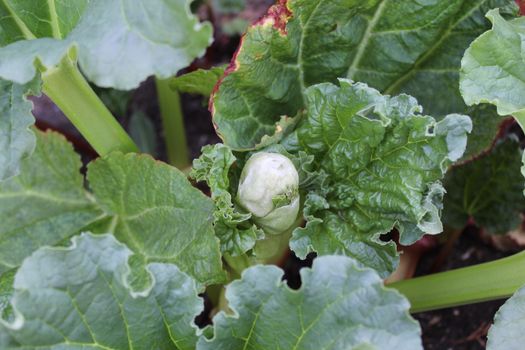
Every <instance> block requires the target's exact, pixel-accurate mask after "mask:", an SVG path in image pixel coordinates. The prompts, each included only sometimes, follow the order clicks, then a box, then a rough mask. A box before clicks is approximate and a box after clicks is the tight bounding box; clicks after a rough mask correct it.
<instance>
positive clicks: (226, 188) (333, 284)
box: [0, 0, 525, 349]
mask: <svg viewBox="0 0 525 350" xmlns="http://www.w3.org/2000/svg"><path fill="white" fill-rule="evenodd" d="M493 8H500V12H499V13H501V15H502V16H503V17H500V16H499V15H498V12H496V11H495V10H491V9H493ZM489 10H491V11H490V12H489V16H492V17H490V18H491V19H492V21H493V22H494V25H495V28H494V29H493V30H492V31H489V32H488V34H487V33H486V34H482V33H483V32H484V31H486V30H488V29H489V28H490V23H489V22H488V21H487V20H486V19H485V18H484V14H485V13H486V12H487V11H489ZM516 11H517V9H516V6H515V4H514V2H513V1H512V0H472V1H470V0H469V1H467V0H452V1H419V2H417V3H416V2H413V1H409V0H401V1H388V0H369V1H350V2H349V1H342V0H333V1H314V0H289V1H284V0H280V1H278V2H277V3H276V4H275V5H274V6H272V7H271V8H270V9H269V10H268V13H267V15H265V16H264V17H263V18H261V19H260V20H259V21H257V22H256V23H254V24H253V25H251V26H250V27H249V28H248V29H247V32H246V34H245V35H244V36H243V38H242V39H241V42H240V44H239V47H238V49H237V52H236V53H235V55H234V57H233V58H232V60H231V62H230V64H229V66H228V67H227V68H226V69H224V68H223V67H216V68H213V69H211V70H197V71H194V72H191V73H188V74H185V75H182V76H179V77H175V75H176V74H177V72H178V71H179V70H180V69H181V68H184V67H186V66H188V65H189V64H190V62H192V61H193V60H194V59H195V58H196V57H199V56H200V55H202V54H203V53H204V51H205V49H206V47H207V46H208V45H209V44H210V43H211V34H212V33H211V25H210V24H208V23H205V22H204V23H202V22H200V21H199V20H198V18H197V17H196V16H195V15H194V14H193V13H192V12H191V11H190V2H189V1H186V0H156V1H145V0H109V1H102V0H75V1H68V2H64V1H47V2H45V3H44V2H42V3H39V4H38V6H37V5H36V4H35V3H34V2H29V1H23V0H0V145H1V146H2V149H3V150H4V151H2V152H1V154H0V179H1V181H0V348H2V349H37V348H50V349H58V348H60V349H77V348H81V347H85V348H94V349H151V348H162V349H320V348H333V349H364V348H366V349H369V348H370V349H398V348H403V349H421V348H422V341H421V336H420V333H421V330H420V327H419V325H418V324H417V322H415V321H414V319H413V318H412V317H411V316H410V314H409V311H412V312H416V311H422V310H429V309H434V308H442V307H447V306H451V305H459V304H464V303H469V302H477V301H482V300H488V299H493V298H500V297H507V296H510V295H511V294H512V293H514V292H515V291H516V290H517V289H518V288H519V286H521V285H523V284H524V283H525V275H524V273H523V272H522V271H521V270H522V269H519V268H516V267H517V266H518V265H519V264H520V263H523V261H522V260H523V258H524V257H523V253H522V254H518V255H516V256H513V257H511V258H507V259H504V260H501V261H497V262H493V263H489V264H487V265H479V266H475V267H471V268H467V269H460V270H456V271H451V272H447V273H444V274H438V275H431V276H426V277H422V278H416V279H412V280H409V281H403V282H398V283H396V284H393V285H390V286H384V283H383V279H384V278H386V277H387V276H388V275H389V274H391V273H392V272H393V271H394V270H395V269H396V267H397V265H398V260H399V252H398V250H399V249H398V248H399V247H400V246H399V245H398V243H400V244H401V245H409V244H412V243H414V242H416V241H417V240H419V239H420V238H421V237H422V236H423V234H432V235H435V234H439V233H441V232H442V231H443V223H442V219H441V214H442V212H444V221H445V224H448V225H457V226H458V227H460V226H462V225H464V223H465V221H467V220H468V219H469V218H472V217H473V218H475V219H476V221H477V222H478V223H479V224H481V225H483V226H485V227H487V228H489V229H491V230H492V231H494V233H502V231H505V230H507V229H508V228H509V227H508V226H507V225H502V224H501V223H498V222H494V215H495V214H497V213H504V214H505V215H506V216H505V217H506V218H508V223H512V224H514V223H516V218H517V217H518V214H519V212H520V211H521V210H522V205H523V198H522V196H521V195H522V189H523V185H522V184H521V180H520V182H517V181H508V182H505V183H500V178H501V176H502V173H506V172H507V171H509V172H510V171H515V168H517V167H518V166H519V159H520V157H521V151H520V150H519V148H518V145H517V142H515V140H513V139H512V138H511V137H509V138H507V139H506V140H500V141H498V142H494V138H495V136H496V133H497V129H498V126H499V124H500V122H501V121H502V120H503V117H504V116H505V115H506V114H508V113H511V114H514V116H515V117H517V118H518V119H519V116H520V114H519V113H520V111H521V109H523V108H522V106H521V105H520V104H519V103H520V102H521V100H520V97H521V95H519V93H520V92H519V91H518V92H517V93H516V95H513V94H509V93H505V91H504V92H498V89H504V88H505V89H507V88H508V90H509V91H510V88H511V86H510V85H511V84H510V83H509V81H510V82H512V81H513V79H514V77H513V75H517V76H518V77H519V74H521V73H520V72H522V71H521V70H520V68H521V66H520V65H519V64H518V63H519V62H518V61H519V60H518V58H520V57H521V56H519V55H517V53H519V50H517V49H516V48H514V47H511V46H512V45H513V44H516V43H521V42H520V41H519V40H518V39H520V40H521V37H520V35H519V34H516V35H514V34H513V31H515V32H518V33H521V32H519V31H520V30H521V29H520V28H521V27H520V23H521V20H520V19H512V18H513V17H514V16H515V15H516V13H517V12H516ZM506 19H508V20H510V22H506ZM498 28H500V29H501V28H503V29H502V30H500V31H498V30H497V29H498ZM495 34H498V35H503V36H507V35H510V36H511V37H512V40H502V39H501V38H500V37H497V36H496V37H495V38H494V37H493V36H494V35H495ZM478 35H481V37H480V38H479V39H476V41H474V43H472V45H471V47H470V48H469V49H468V50H467V52H466V56H465V58H464V59H463V68H461V62H460V60H461V57H462V55H463V52H464V51H465V49H467V47H468V45H469V44H470V43H471V41H472V40H474V39H475V38H476V37H477V36H478ZM484 40H485V41H487V40H488V41H489V42H490V43H492V44H493V45H501V46H502V47H503V49H504V50H503V49H502V50H500V51H501V52H502V54H505V52H507V51H508V52H507V53H506V54H505V55H507V56H508V57H514V56H516V57H518V58H516V57H514V59H513V60H511V63H516V62H517V63H516V66H515V67H514V66H512V69H511V70H510V73H509V71H508V70H505V69H501V70H497V69H496V71H497V73H498V74H499V75H497V76H498V77H499V78H501V79H493V78H494V75H491V74H492V73H491V74H489V73H486V72H485V71H484V69H485V68H487V67H488V68H487V69H488V70H489V71H490V72H494V70H495V68H494V67H495V66H496V67H497V63H498V62H503V61H502V60H503V58H501V59H496V60H497V62H496V63H494V62H491V61H490V60H491V59H493V57H494V56H492V54H491V55H486V54H484V53H486V52H488V51H486V50H485V49H483V45H486V43H484ZM493 41H494V42H493ZM508 46H509V47H511V48H509V47H508ZM497 47H499V46H497ZM500 51H498V52H500ZM512 55H514V56H512ZM460 68H461V71H460ZM504 73H509V74H510V75H511V76H504V75H503V74H504ZM150 76H154V78H155V86H156V89H157V93H158V98H159V107H160V110H161V116H162V118H161V120H162V124H163V126H164V134H165V136H166V141H167V158H168V160H169V161H170V163H171V165H169V164H166V163H163V162H161V161H159V160H155V159H153V158H152V157H151V156H148V155H145V154H140V153H138V148H137V146H136V145H135V143H134V142H133V141H132V138H131V137H130V136H129V135H128V134H127V132H126V131H125V129H124V128H123V127H122V126H121V124H120V123H119V122H118V120H117V119H115V118H114V117H113V115H112V114H111V113H110V112H109V109H108V108H107V107H106V106H105V104H104V103H103V101H102V100H101V99H100V98H99V97H98V96H97V94H96V93H95V92H94V91H93V89H92V87H91V85H90V84H89V83H91V84H94V85H97V86H99V87H111V88H115V89H121V90H129V89H133V88H136V87H137V86H138V85H139V84H140V83H141V82H143V81H144V80H145V79H146V78H148V77H150ZM460 76H461V85H460ZM487 77H488V78H489V79H485V80H483V78H487ZM469 79H470V82H469ZM476 79H480V80H479V81H478V80H476ZM494 81H496V85H494V86H490V87H489V88H487V89H486V91H485V90H483V89H484V88H483V83H484V82H489V83H493V82H494ZM501 82H505V84H501V85H500V83H501ZM509 84H510V85H509ZM460 87H461V89H460ZM472 90H473V91H472ZM512 91H514V90H512ZM181 92H190V93H197V94H202V95H204V96H210V103H209V106H210V112H211V115H212V118H213V119H212V121H211V122H213V124H214V126H215V128H216V131H217V134H218V135H219V136H220V137H221V138H222V143H219V144H215V145H207V146H205V147H204V148H203V149H202V154H201V156H200V157H199V158H198V159H195V160H194V162H193V166H192V167H191V171H189V169H183V170H184V171H185V172H183V171H181V170H179V169H177V168H185V166H186V162H187V149H186V146H185V138H184V137H185V134H184V129H183V123H182V119H181V104H180V96H179V93H181ZM485 92H487V93H492V94H496V97H491V96H489V97H486V96H484V95H483V94H484V93H485ZM41 93H44V94H46V95H47V96H48V97H49V98H50V99H51V100H52V101H53V102H55V104H56V105H57V106H58V107H59V108H60V109H61V110H62V111H63V112H64V114H65V115H66V116H67V117H68V118H69V119H70V120H71V122H72V123H73V124H74V125H75V126H76V127H77V129H78V130H79V131H80V132H81V133H82V135H83V136H84V137H85V138H86V140H87V141H88V142H89V144H90V145H91V146H92V147H93V149H94V150H95V151H96V152H97V153H98V155H99V157H98V158H97V159H95V160H93V161H91V162H90V163H89V164H87V166H86V167H85V168H84V167H83V163H82V162H81V158H80V155H78V154H77V153H76V152H75V150H74V148H73V147H72V145H71V144H69V142H68V141H67V140H66V139H65V138H64V137H63V136H61V135H59V134H57V133H56V132H51V131H47V132H43V131H39V130H37V129H36V128H33V127H32V124H33V122H34V118H33V116H32V115H31V102H29V100H28V99H27V97H28V96H29V95H38V94H41ZM461 94H463V96H464V97H465V102H466V103H465V102H464V101H463V99H462V95H461ZM503 97H509V98H511V99H512V101H511V103H510V102H509V103H508V101H505V100H503V99H502V98H503ZM485 101H491V102H497V103H496V104H498V106H497V110H496V109H495V108H492V107H489V106H471V105H472V104H474V103H477V102H485ZM497 112H499V113H500V114H502V115H501V116H498V113H497ZM173 165H175V166H176V167H175V166H173ZM451 166H454V168H453V170H451V171H449V169H450V167H451ZM447 172H448V174H447ZM445 176H446V177H445ZM512 180H514V179H512ZM483 181H485V182H486V186H487V188H485V189H482V190H481V191H478V192H474V193H471V192H470V191H472V189H471V188H469V186H470V185H469V184H472V183H474V182H475V183H477V182H483ZM197 182H201V183H205V184H206V185H207V186H208V188H209V192H206V190H204V191H201V190H200V189H199V188H198V187H197V186H195V184H196V183H197ZM488 187H490V190H491V191H489V189H488ZM200 188H202V187H200ZM447 191H448V192H449V194H446V192H447ZM459 192H461V193H462V194H463V196H460V194H459ZM516 192H518V195H519V196H516ZM471 194H472V195H471ZM489 194H490V196H489ZM496 194H497V195H496ZM445 196H447V197H445ZM444 198H445V199H444ZM498 201H500V202H498ZM501 201H503V203H501ZM510 201H512V203H510ZM458 203H459V204H458ZM288 250H291V251H292V252H293V253H294V254H295V255H296V256H297V257H299V258H300V259H305V258H306V257H307V255H309V254H311V253H316V257H315V259H314V260H313V264H312V266H311V267H305V268H303V269H302V270H301V271H300V277H301V286H300V288H299V289H297V290H294V289H291V288H290V287H288V286H287V285H286V282H285V281H283V279H285V278H284V277H283V274H284V272H283V270H281V268H280V267H278V266H272V265H279V263H280V262H281V261H282V259H283V257H285V256H286V254H287V252H288ZM494 285H497V286H498V287H499V288H497V289H495V288H494ZM203 293H207V294H208V298H207V299H206V300H209V301H211V302H212V303H214V305H213V306H214V311H213V312H211V313H210V310H209V308H207V309H205V307H204V306H205V303H204V301H205V299H204V297H203V295H202V294H203ZM521 293H522V292H518V294H517V296H515V297H514V298H513V299H511V300H510V301H509V303H510V305H511V306H509V307H507V308H504V309H502V311H501V313H500V315H499V316H498V317H497V320H496V325H495V326H494V330H493V331H491V334H494V335H493V336H492V335H491V338H492V339H493V340H491V342H497V343H498V344H497V346H500V344H503V343H502V342H500V341H499V340H498V337H501V335H500V334H504V332H505V331H503V333H502V331H499V330H498V329H499V328H501V327H506V326H501V324H506V323H507V322H508V321H506V320H509V319H512V317H513V315H510V316H509V311H508V309H509V308H512V305H513V304H514V303H517V302H518V303H519V302H520V297H521ZM516 300H517V301H516ZM203 312H205V313H210V315H208V314H204V316H205V317H208V316H209V317H210V320H211V321H212V325H211V326H209V327H206V328H202V329H201V328H199V326H197V325H196V323H195V318H196V317H197V316H199V315H201V316H202V314H203ZM211 315H213V316H211ZM512 337H514V335H512ZM489 345H490V344H489ZM490 346H493V345H490ZM509 346H510V345H509ZM494 348H496V347H494Z"/></svg>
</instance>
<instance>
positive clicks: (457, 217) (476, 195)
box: [443, 138, 525, 234]
mask: <svg viewBox="0 0 525 350" xmlns="http://www.w3.org/2000/svg"><path fill="white" fill-rule="evenodd" d="M521 154H522V151H521V150H520V145H519V142H518V141H517V140H515V139H513V138H509V139H507V140H505V141H502V142H501V143H499V144H498V145H496V146H495V148H494V149H493V150H492V151H491V152H490V153H489V154H487V155H485V156H482V157H481V158H479V159H478V160H477V161H475V162H471V163H468V164H465V165H464V166H461V167H455V168H453V169H452V170H451V171H450V172H449V173H447V175H446V177H445V181H444V185H445V188H446V190H447V194H446V195H445V201H444V205H445V209H444V211H443V222H444V223H445V224H446V225H448V226H451V227H453V228H456V229H461V228H463V227H464V226H465V224H466V223H467V221H468V219H469V218H473V219H474V221H475V222H476V223H477V224H478V225H480V226H481V227H483V228H484V229H485V230H486V231H487V232H489V233H493V234H504V233H507V232H508V231H510V230H512V229H514V228H516V226H518V225H519V224H520V223H521V221H522V220H521V217H520V213H521V212H523V211H524V210H525V197H524V196H523V188H524V184H523V178H520V177H519V176H517V174H518V173H519V171H520V167H521V164H522V163H521V157H522V155H521Z"/></svg>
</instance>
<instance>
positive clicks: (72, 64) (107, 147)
mask: <svg viewBox="0 0 525 350" xmlns="http://www.w3.org/2000/svg"><path fill="white" fill-rule="evenodd" d="M42 81H43V85H42V91H43V92H44V93H45V94H46V95H47V96H48V97H49V98H50V99H51V100H52V101H53V102H54V103H55V104H56V105H57V106H58V107H59V108H60V109H61V110H62V112H64V114H65V115H66V116H67V117H68V119H69V120H70V121H71V122H72V123H73V125H75V127H76V128H77V129H78V131H80V133H81V134H82V135H83V136H84V137H85V138H86V140H87V141H88V142H89V144H90V145H91V146H92V147H93V149H94V150H95V151H96V152H97V153H98V154H99V155H101V156H104V155H106V154H108V153H110V152H112V151H121V152H124V153H128V152H137V151H138V148H137V146H136V145H135V143H134V142H133V140H132V139H131V138H130V137H129V135H128V134H127V133H126V131H124V129H123V128H122V126H121V125H120V124H119V123H118V122H117V120H116V119H115V118H114V117H113V115H112V114H111V112H110V111H109V110H108V109H107V108H106V106H105V105H104V104H103V103H102V101H101V100H100V98H99V97H98V96H97V94H95V92H94V91H93V89H91V86H89V84H88V82H87V81H86V79H84V76H83V75H82V73H80V71H79V70H78V67H77V64H76V60H74V59H73V58H71V56H70V55H67V56H66V57H65V58H64V59H63V60H62V61H61V62H60V64H59V65H58V67H54V68H51V69H49V70H46V71H44V72H43V73H42Z"/></svg>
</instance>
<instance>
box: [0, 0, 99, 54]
mask: <svg viewBox="0 0 525 350" xmlns="http://www.w3.org/2000/svg"><path fill="white" fill-rule="evenodd" d="M88 2H89V0H74V1H56V0H51V1H47V3H45V4H44V3H42V4H39V5H38V6H35V2H34V1H31V0H1V1H0V28H1V31H0V32H1V33H2V35H1V36H0V46H5V45H7V44H10V43H13V42H16V41H20V40H26V39H27V40H31V39H35V38H43V37H50V38H56V39H62V38H64V37H66V36H67V34H68V33H69V32H70V31H71V29H73V28H74V27H75V25H76V24H77V22H78V20H79V18H80V16H81V15H82V13H83V12H84V9H85V8H86V5H87V4H88Z"/></svg>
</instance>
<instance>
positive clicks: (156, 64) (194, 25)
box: [0, 0, 212, 90]
mask: <svg viewBox="0 0 525 350" xmlns="http://www.w3.org/2000/svg"><path fill="white" fill-rule="evenodd" d="M86 2H87V1H86V0H80V1H75V2H72V3H70V2H67V1H60V2H57V1H48V2H47V4H42V6H34V3H33V2H32V1H18V2H16V3H17V5H16V11H14V10H13V11H10V10H9V9H7V8H8V7H9V6H11V7H10V8H11V9H13V6H12V5H13V4H12V3H14V1H13V0H2V1H1V2H0V11H3V13H4V14H5V16H7V17H6V19H5V20H4V19H2V20H0V26H1V27H0V28H1V31H5V32H7V33H8V35H9V37H8V40H4V42H3V43H2V46H4V45H6V44H7V45H6V46H4V47H2V48H0V77H2V78H4V79H6V80H11V81H14V82H17V83H20V84H24V83H26V82H28V81H30V80H32V79H33V77H34V76H35V74H36V66H38V67H39V68H42V67H43V68H47V69H48V68H51V67H54V66H56V65H57V64H58V62H59V61H60V59H61V58H62V57H63V56H64V55H65V54H66V52H67V51H68V50H69V48H70V47H71V46H76V47H77V48H78V60H79V64H80V66H81V68H82V71H83V72H84V74H86V76H87V77H88V79H89V80H91V81H92V82H94V83H95V84H97V85H99V86H102V87H114V88H118V89H121V90H129V89H132V88H135V87H137V86H138V85H139V84H140V82H142V81H143V80H145V79H146V78H147V77H148V76H150V75H156V76H158V77H160V78H168V77H171V76H173V75H175V74H176V73H177V71H179V70H180V69H181V68H184V67H186V66H187V65H188V64H189V63H190V62H191V61H193V59H195V57H197V56H200V55H202V54H203V53H204V50H205V48H206V47H207V46H208V45H209V44H210V40H211V32H212V29H211V26H210V25H209V24H208V23H206V24H201V23H199V21H198V19H197V18H196V17H195V16H194V15H193V14H192V13H191V12H190V9H189V2H190V1H189V0H185V1H177V2H173V1H170V0H159V1H154V2H152V1H145V0H120V1H116V0H115V1H107V0H91V1H89V3H88V4H87V5H86ZM2 5H4V6H3V7H2ZM35 11H36V12H35ZM40 11H41V12H42V13H43V14H44V15H45V16H44V17H40ZM1 14H2V12H0V18H2V16H1ZM81 14H82V15H81ZM80 15H81V16H80ZM144 18H148V20H144ZM13 23H16V25H14V24H13ZM57 23H58V24H57ZM57 26H58V27H60V28H59V30H56V27H57ZM47 27H51V29H49V28H47ZM73 27H74V28H73ZM13 28H15V29H13ZM70 30H71V32H70ZM23 39H26V40H23Z"/></svg>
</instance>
